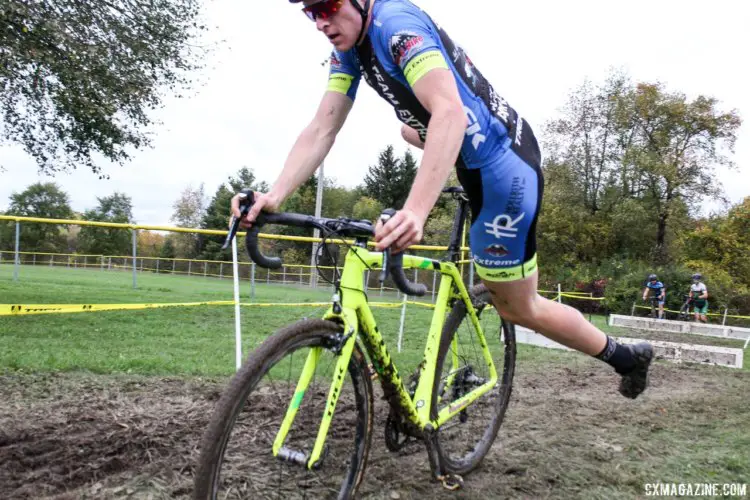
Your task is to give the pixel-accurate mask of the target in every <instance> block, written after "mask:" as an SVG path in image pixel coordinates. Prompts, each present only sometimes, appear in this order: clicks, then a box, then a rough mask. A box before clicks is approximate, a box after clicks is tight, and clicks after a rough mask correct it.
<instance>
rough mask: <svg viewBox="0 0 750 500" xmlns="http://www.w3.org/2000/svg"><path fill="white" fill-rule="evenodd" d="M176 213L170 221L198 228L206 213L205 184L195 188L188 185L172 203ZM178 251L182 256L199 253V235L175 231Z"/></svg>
mask: <svg viewBox="0 0 750 500" xmlns="http://www.w3.org/2000/svg"><path fill="white" fill-rule="evenodd" d="M172 208H173V209H174V213H173V214H172V217H171V218H170V221H172V222H174V223H175V225H177V227H185V228H192V229H195V228H198V227H200V224H201V220H202V219H203V216H204V215H205V213H206V193H205V188H204V186H203V184H201V185H200V186H198V187H197V188H195V189H193V187H192V186H187V187H186V188H185V189H183V191H182V193H180V197H179V198H178V199H177V201H175V202H174V204H173V205H172ZM172 239H173V242H172V244H173V245H174V247H175V248H173V251H176V252H177V254H179V255H180V257H183V258H194V257H195V256H196V255H197V253H198V241H199V238H198V235H197V234H190V233H175V234H174V235H172Z"/></svg>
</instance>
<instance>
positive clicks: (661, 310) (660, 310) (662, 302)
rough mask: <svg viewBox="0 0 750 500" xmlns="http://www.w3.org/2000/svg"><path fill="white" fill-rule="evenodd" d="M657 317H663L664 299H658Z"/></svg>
mask: <svg viewBox="0 0 750 500" xmlns="http://www.w3.org/2000/svg"><path fill="white" fill-rule="evenodd" d="M659 319H664V301H663V300H660V301H659Z"/></svg>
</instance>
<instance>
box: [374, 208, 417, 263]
mask: <svg viewBox="0 0 750 500" xmlns="http://www.w3.org/2000/svg"><path fill="white" fill-rule="evenodd" d="M423 228H424V221H423V220H422V219H421V218H420V217H419V216H418V215H417V214H415V213H414V212H412V211H411V210H408V209H404V210H399V211H398V212H396V214H395V215H394V216H393V217H391V218H390V220H389V221H388V222H387V223H386V224H385V225H384V224H383V222H382V221H381V220H380V219H378V223H377V225H376V226H375V241H376V242H377V245H375V248H376V249H377V250H378V251H381V252H382V251H383V250H385V249H386V248H388V247H391V250H392V251H393V253H401V252H403V251H404V250H406V249H407V248H409V247H410V246H411V245H414V244H415V243H419V242H420V241H421V240H422V231H423Z"/></svg>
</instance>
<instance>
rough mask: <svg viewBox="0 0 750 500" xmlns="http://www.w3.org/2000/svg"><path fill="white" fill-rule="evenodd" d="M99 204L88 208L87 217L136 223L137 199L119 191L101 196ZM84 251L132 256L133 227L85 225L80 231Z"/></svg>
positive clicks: (86, 218) (85, 213)
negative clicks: (134, 213) (135, 205)
mask: <svg viewBox="0 0 750 500" xmlns="http://www.w3.org/2000/svg"><path fill="white" fill-rule="evenodd" d="M97 201H98V202H99V204H98V206H97V207H96V208H94V209H91V210H86V211H85V212H84V214H83V219H84V220H88V221H97V222H116V223H120V224H132V223H134V222H135V221H134V220H133V202H132V200H131V198H130V196H128V195H126V194H123V193H118V192H115V193H114V194H112V195H111V196H105V197H103V198H98V197H97ZM78 244H79V247H80V249H81V251H82V252H85V253H88V254H94V255H130V254H131V253H132V236H131V233H130V231H129V230H127V229H121V228H110V227H96V226H83V227H81V232H80V233H79V234H78Z"/></svg>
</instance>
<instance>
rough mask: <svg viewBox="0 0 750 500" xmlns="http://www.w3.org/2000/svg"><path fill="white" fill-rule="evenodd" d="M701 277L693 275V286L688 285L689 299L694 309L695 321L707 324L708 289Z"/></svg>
mask: <svg viewBox="0 0 750 500" xmlns="http://www.w3.org/2000/svg"><path fill="white" fill-rule="evenodd" d="M702 279H703V276H702V275H701V274H700V273H695V274H694V275H693V284H692V285H690V297H691V298H692V299H693V307H695V309H694V310H693V312H694V313H695V321H700V322H701V323H708V288H706V284H705V283H703V281H701V280H702Z"/></svg>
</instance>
